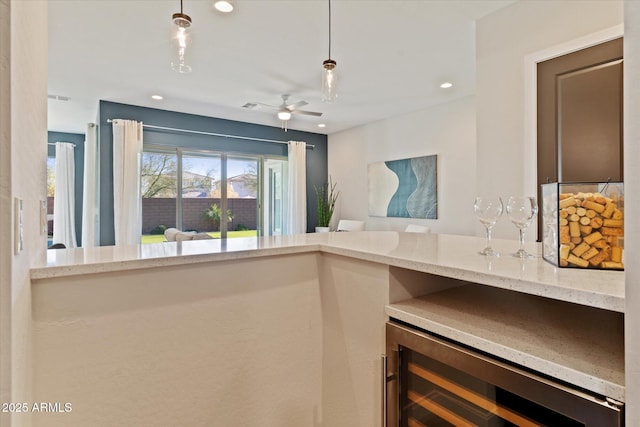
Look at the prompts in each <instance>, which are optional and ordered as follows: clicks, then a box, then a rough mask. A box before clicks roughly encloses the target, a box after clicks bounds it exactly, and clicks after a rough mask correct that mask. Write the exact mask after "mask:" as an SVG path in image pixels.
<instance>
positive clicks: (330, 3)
mask: <svg viewBox="0 0 640 427" xmlns="http://www.w3.org/2000/svg"><path fill="white" fill-rule="evenodd" d="M180 1H182V0H180ZM329 59H331V0H329Z"/></svg>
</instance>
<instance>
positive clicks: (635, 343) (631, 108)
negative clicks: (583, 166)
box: [624, 0, 640, 426]
mask: <svg viewBox="0 0 640 427" xmlns="http://www.w3.org/2000/svg"><path fill="white" fill-rule="evenodd" d="M624 13H625V16H624V25H625V39H624V61H625V64H624V67H625V70H624V76H625V80H624V116H625V117H624V187H625V188H624V189H625V194H626V196H627V197H626V200H625V217H626V218H627V221H626V224H625V229H624V234H625V239H624V240H625V242H624V244H625V248H624V250H625V253H626V254H625V257H626V259H627V260H637V259H640V221H639V220H638V219H637V218H640V197H638V196H639V195H640V169H638V163H639V162H640V123H639V122H638V116H639V115H640V82H638V76H639V75H640V2H638V1H636V0H628V1H626V2H625V10H624ZM630 218H635V220H634V221H630V220H629V219H630ZM625 281H626V292H625V301H626V309H625V315H624V322H625V334H624V336H625V360H626V367H625V369H626V370H625V372H626V382H625V387H626V401H627V408H626V409H627V413H626V419H627V425H628V426H637V425H640V364H639V363H638V361H639V360H640V310H638V309H637V308H638V307H640V265H639V264H638V263H637V262H628V261H627V263H626V265H625Z"/></svg>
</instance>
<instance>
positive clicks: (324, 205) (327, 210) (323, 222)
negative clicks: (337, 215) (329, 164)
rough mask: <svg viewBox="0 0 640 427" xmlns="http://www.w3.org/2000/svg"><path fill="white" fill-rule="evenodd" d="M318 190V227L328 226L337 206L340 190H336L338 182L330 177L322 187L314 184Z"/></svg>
mask: <svg viewBox="0 0 640 427" xmlns="http://www.w3.org/2000/svg"><path fill="white" fill-rule="evenodd" d="M314 188H315V190H316V202H317V211H318V227H328V226H329V223H330V222H331V217H332V216H333V210H334V209H335V207H336V200H338V195H340V192H339V191H336V183H335V182H333V180H332V179H331V177H329V182H328V183H325V184H323V185H321V186H320V187H316V186H314Z"/></svg>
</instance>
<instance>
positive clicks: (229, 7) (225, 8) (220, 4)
mask: <svg viewBox="0 0 640 427" xmlns="http://www.w3.org/2000/svg"><path fill="white" fill-rule="evenodd" d="M213 7H215V8H216V10H217V11H219V12H223V13H229V12H231V11H233V4H232V3H231V2H229V1H222V0H218V1H215V2H213Z"/></svg>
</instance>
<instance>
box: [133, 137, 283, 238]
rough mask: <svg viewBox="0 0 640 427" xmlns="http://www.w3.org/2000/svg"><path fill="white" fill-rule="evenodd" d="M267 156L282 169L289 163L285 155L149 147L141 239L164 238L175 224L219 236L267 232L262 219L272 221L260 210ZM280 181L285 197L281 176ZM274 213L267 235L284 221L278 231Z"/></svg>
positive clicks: (144, 161)
mask: <svg viewBox="0 0 640 427" xmlns="http://www.w3.org/2000/svg"><path fill="white" fill-rule="evenodd" d="M265 161H268V162H275V163H278V164H279V168H280V169H283V168H284V166H286V160H281V159H280V160H275V159H267V160H265V159H264V158H263V157H258V156H238V155H229V154H227V153H219V152H213V151H195V150H183V149H180V148H177V149H176V148H169V147H160V146H145V151H144V153H143V157H142V169H141V170H142V177H141V178H142V180H141V181H142V184H141V185H142V188H141V193H142V238H141V242H142V243H155V242H162V241H164V240H165V239H164V230H166V229H167V228H170V227H176V228H178V229H180V230H183V231H196V232H199V233H203V232H204V233H207V234H209V235H210V236H212V237H214V238H233V237H251V236H258V235H261V234H263V233H262V224H263V223H267V222H266V221H265V218H264V217H263V215H262V214H261V212H262V209H261V200H262V194H265V192H264V191H263V188H262V183H263V182H264V181H265V180H264V179H263V178H262V176H261V173H260V171H261V170H262V169H263V164H264V162H265ZM283 165H284V166H283ZM277 185H278V190H277V191H278V194H279V195H278V200H280V199H281V198H282V193H281V192H282V184H281V182H280V180H278V181H277ZM274 192H275V190H273V189H269V190H268V191H267V193H266V194H268V195H269V196H270V197H271V195H272V194H273V193H274ZM278 205H280V203H279V202H278ZM272 215H273V214H271V216H268V221H269V222H268V224H269V226H268V234H278V233H279V229H280V228H281V226H278V230H276V231H275V232H274V231H273V226H272V220H271V219H272ZM280 217H281V216H279V217H278V218H280Z"/></svg>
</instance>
